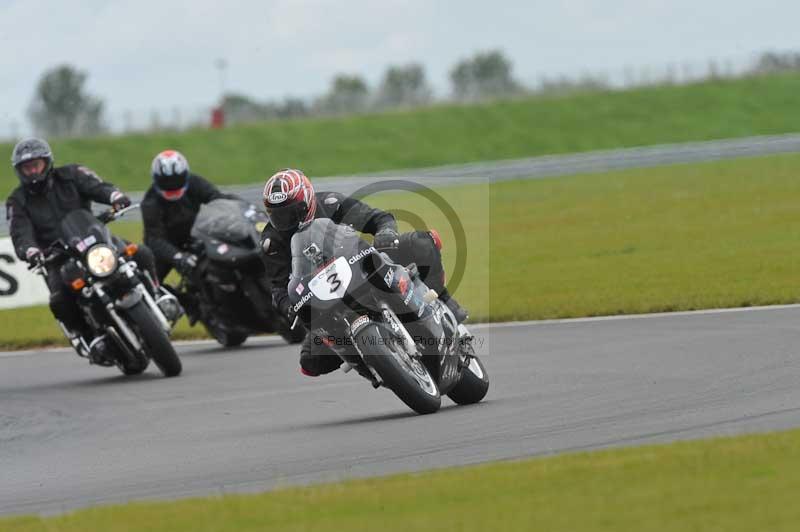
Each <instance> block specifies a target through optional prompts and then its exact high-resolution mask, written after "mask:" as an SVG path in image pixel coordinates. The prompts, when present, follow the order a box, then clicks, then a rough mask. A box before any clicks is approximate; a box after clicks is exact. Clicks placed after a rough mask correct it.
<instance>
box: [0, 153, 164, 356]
mask: <svg viewBox="0 0 800 532" xmlns="http://www.w3.org/2000/svg"><path fill="white" fill-rule="evenodd" d="M115 192H118V189H117V187H115V186H114V185H112V184H111V183H107V182H104V181H103V180H102V179H100V177H99V176H98V175H97V174H96V173H94V172H93V171H92V170H90V169H89V168H87V167H85V166H80V165H77V164H70V165H66V166H59V167H56V168H53V170H52V171H51V173H50V175H49V177H48V178H47V183H46V185H45V188H44V191H43V192H41V193H33V192H31V191H30V190H28V189H26V188H25V187H23V186H21V185H20V186H18V187H17V188H16V189H14V191H13V192H12V193H11V195H10V196H9V197H8V199H7V200H6V216H7V217H8V225H9V231H10V233H11V240H12V242H13V243H14V250H15V251H16V253H17V256H18V257H19V258H20V259H22V260H25V259H26V257H25V252H26V250H27V249H28V248H31V247H34V248H39V249H41V250H45V249H46V248H47V247H49V246H50V245H51V244H52V243H53V242H55V241H56V240H58V239H59V238H61V236H62V235H61V220H62V218H64V216H66V215H67V214H68V213H69V212H71V211H74V210H77V209H87V210H91V206H92V202H93V201H96V202H98V203H105V204H107V205H110V204H111V195H112V194H113V193H115ZM133 258H134V260H136V262H137V263H138V264H139V265H141V266H142V267H143V268H147V269H148V270H149V271H150V272H151V273H152V274H153V275H155V265H154V259H153V253H152V252H151V251H150V250H149V249H148V248H147V247H146V246H139V249H138V251H137V252H136V254H135V255H134V256H133ZM47 286H48V288H49V289H50V309H51V310H52V312H53V315H54V316H55V317H56V319H58V320H60V321H61V322H62V323H63V324H64V325H65V326H67V328H69V329H71V330H73V331H76V332H78V333H80V334H82V335H83V336H84V338H86V339H87V341H88V340H91V334H90V331H89V329H88V325H87V324H86V323H85V321H84V320H83V318H82V315H81V312H80V309H79V308H78V303H77V299H76V296H75V295H74V293H73V292H72V291H71V290H67V288H66V285H65V284H64V281H63V279H62V278H61V272H60V268H58V267H52V268H48V277H47Z"/></svg>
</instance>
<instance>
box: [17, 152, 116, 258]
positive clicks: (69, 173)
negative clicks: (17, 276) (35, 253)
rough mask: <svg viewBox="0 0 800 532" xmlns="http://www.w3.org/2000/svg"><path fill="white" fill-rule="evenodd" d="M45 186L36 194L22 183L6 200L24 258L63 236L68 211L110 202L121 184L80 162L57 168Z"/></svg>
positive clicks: (19, 249) (18, 245)
mask: <svg viewBox="0 0 800 532" xmlns="http://www.w3.org/2000/svg"><path fill="white" fill-rule="evenodd" d="M45 187H46V188H45V190H44V191H43V192H42V193H40V194H34V193H31V192H30V191H28V190H27V189H25V187H23V186H22V185H20V186H18V187H17V188H15V189H14V191H13V192H12V193H11V195H10V196H9V197H8V199H7V200H6V217H7V218H8V226H9V231H10V233H11V240H12V242H13V243H14V250H15V251H16V253H17V256H18V257H19V258H20V259H22V260H24V259H25V251H26V250H27V249H28V248H30V247H37V248H39V249H42V250H44V249H45V248H47V247H48V246H49V245H50V244H52V243H53V242H55V241H56V240H58V239H59V238H61V236H62V235H61V220H62V218H64V216H66V215H67V213H69V212H72V211H74V210H77V209H89V210H91V207H92V201H96V202H98V203H105V204H106V205H110V204H111V195H112V194H113V193H114V192H118V189H117V187H115V186H114V185H112V184H111V183H106V182H104V181H103V180H102V179H100V177H99V176H98V175H97V174H96V173H94V172H93V171H92V170H90V169H89V168H87V167H85V166H80V165H77V164H69V165H66V166H59V167H56V168H53V170H52V171H51V174H50V177H49V178H48V180H47V184H46V185H45Z"/></svg>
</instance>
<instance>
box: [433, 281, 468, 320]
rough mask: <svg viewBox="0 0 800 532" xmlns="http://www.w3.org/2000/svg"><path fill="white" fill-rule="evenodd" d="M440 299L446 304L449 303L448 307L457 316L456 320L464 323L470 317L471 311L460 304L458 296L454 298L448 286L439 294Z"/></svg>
mask: <svg viewBox="0 0 800 532" xmlns="http://www.w3.org/2000/svg"><path fill="white" fill-rule="evenodd" d="M439 299H440V300H441V301H442V302H444V304H445V305H447V308H449V309H450V311H451V312H452V313H453V315H454V316H455V317H456V322H458V323H464V322H465V321H466V320H467V318H469V312H468V311H467V309H465V308H464V307H462V306H461V305H459V304H458V301H456V298H454V297H453V296H452V295H451V294H450V292H448V291H447V288H445V289H443V290H442V293H441V294H439Z"/></svg>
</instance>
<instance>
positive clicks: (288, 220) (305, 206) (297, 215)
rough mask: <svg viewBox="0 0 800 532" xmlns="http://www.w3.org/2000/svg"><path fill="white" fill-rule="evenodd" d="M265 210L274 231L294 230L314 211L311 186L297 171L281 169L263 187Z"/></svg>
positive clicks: (311, 217)
mask: <svg viewBox="0 0 800 532" xmlns="http://www.w3.org/2000/svg"><path fill="white" fill-rule="evenodd" d="M264 207H265V208H266V209H267V214H268V215H269V221H270V223H271V224H272V225H273V226H275V229H277V230H278V231H288V230H290V229H297V228H298V227H299V226H300V225H302V224H304V223H306V222H310V221H311V220H313V219H314V213H315V212H317V203H316V201H315V199H314V185H312V184H311V181H309V179H308V178H307V177H306V176H305V174H303V172H301V171H300V170H292V169H291V168H287V169H285V170H281V171H280V172H278V173H277V174H275V175H273V176H272V177H270V178H269V179H268V180H267V184H266V185H264Z"/></svg>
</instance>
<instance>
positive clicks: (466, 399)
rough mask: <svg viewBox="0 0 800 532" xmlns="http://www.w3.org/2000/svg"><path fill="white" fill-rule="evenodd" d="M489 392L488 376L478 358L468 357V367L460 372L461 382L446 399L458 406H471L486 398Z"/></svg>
mask: <svg viewBox="0 0 800 532" xmlns="http://www.w3.org/2000/svg"><path fill="white" fill-rule="evenodd" d="M488 391H489V374H488V373H487V372H486V368H485V367H484V365H483V362H481V359H479V358H478V357H470V360H469V366H467V367H466V368H464V369H462V370H461V380H459V381H458V384H456V386H455V388H453V389H452V390H450V393H448V394H447V397H449V398H450V399H452V400H453V402H455V403H458V404H460V405H471V404H473V403H477V402H479V401H480V400H481V399H483V398H484V397H486V392H488Z"/></svg>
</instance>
